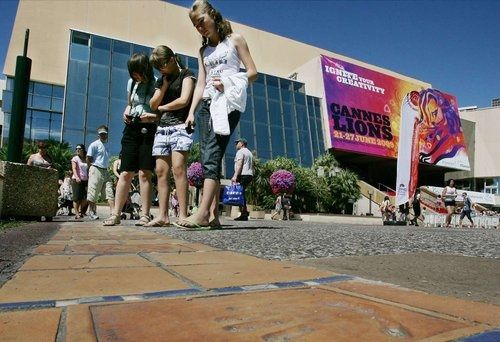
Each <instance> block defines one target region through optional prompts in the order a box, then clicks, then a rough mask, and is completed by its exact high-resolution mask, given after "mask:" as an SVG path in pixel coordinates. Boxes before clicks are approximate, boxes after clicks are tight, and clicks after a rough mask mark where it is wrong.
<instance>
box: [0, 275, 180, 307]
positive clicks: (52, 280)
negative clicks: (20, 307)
mask: <svg viewBox="0 0 500 342" xmlns="http://www.w3.org/2000/svg"><path fill="white" fill-rule="evenodd" d="M185 288H188V286H187V285H186V284H184V283H183V282H181V281H180V280H178V279H177V278H175V277H173V276H172V275H170V274H169V273H168V272H166V271H164V270H162V269H160V268H158V267H132V268H106V269H86V270H53V271H50V272H47V271H24V272H23V271H21V272H17V273H16V275H15V276H14V277H13V278H12V279H11V280H10V281H8V282H7V283H5V284H4V285H3V287H2V288H0V302H19V301H31V300H42V299H71V298H80V297H89V296H102V295H125V294H135V293H144V292H153V291H162V290H177V289H185Z"/></svg>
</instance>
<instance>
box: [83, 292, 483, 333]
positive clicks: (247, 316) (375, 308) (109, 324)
mask: <svg viewBox="0 0 500 342" xmlns="http://www.w3.org/2000/svg"><path fill="white" fill-rule="evenodd" d="M90 310H91V312H92V317H93V321H94V327H95V331H96V335H97V340H99V341H167V340H169V341H198V340H204V341H240V340H243V341H290V340H299V341H401V340H421V339H424V338H428V337H431V336H435V335H440V334H443V333H446V332H452V331H456V330H457V329H464V328H468V327H471V326H472V324H467V323H463V322H457V321H454V320H447V319H444V318H439V317H434V316H428V315H425V314H422V313H418V312H414V311H411V310H405V309H402V308H400V307H394V306H391V305H386V304H381V303H376V302H372V301H369V300H363V299H359V298H354V297H351V296H347V295H342V294H338V293H334V292H332V291H327V290H322V289H301V290H298V289H295V290H282V291H272V292H258V293H249V294H238V295H230V296H218V297H203V298H193V299H191V300H186V299H171V300H158V301H154V302H142V303H131V304H118V305H108V306H102V305H98V306H92V307H91V308H90ZM484 329H485V328H484V327H483V328H482V330H484Z"/></svg>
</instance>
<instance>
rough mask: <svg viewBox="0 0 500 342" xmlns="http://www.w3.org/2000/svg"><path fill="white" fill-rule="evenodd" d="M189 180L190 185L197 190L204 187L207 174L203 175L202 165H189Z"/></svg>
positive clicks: (196, 163) (197, 163) (195, 163)
mask: <svg viewBox="0 0 500 342" xmlns="http://www.w3.org/2000/svg"><path fill="white" fill-rule="evenodd" d="M187 178H188V182H189V185H191V186H194V187H196V188H201V187H202V186H203V181H204V180H205V174H204V173H203V166H201V163H199V162H194V163H192V164H191V165H189V167H188V169H187Z"/></svg>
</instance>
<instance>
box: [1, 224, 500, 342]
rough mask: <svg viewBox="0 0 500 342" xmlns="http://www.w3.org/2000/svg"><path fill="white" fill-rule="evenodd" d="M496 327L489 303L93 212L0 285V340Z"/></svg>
mask: <svg viewBox="0 0 500 342" xmlns="http://www.w3.org/2000/svg"><path fill="white" fill-rule="evenodd" d="M172 229H174V228H172ZM499 326H500V307H497V306H494V305H488V304H484V303H476V302H471V301H464V300H459V299H455V298H445V297H439V296H435V295H430V294H426V293H423V292H418V291H413V290H408V289H404V288H400V287H396V286H392V285H390V284H382V283H377V282H370V281H368V280H364V279H359V278H356V277H353V276H349V275H339V274H334V273H330V272H325V271H320V270H316V269H313V268H307V267H301V266H296V265H292V264H287V263H284V262H277V261H269V260H263V259H258V258H255V257H252V256H248V255H244V254H238V253H234V252H229V251H224V250H219V249H216V248H212V247H210V246H206V245H202V244H198V243H189V242H186V241H182V240H178V239H172V238H168V237H166V236H164V235H159V234H155V233H152V232H147V231H144V230H139V229H136V228H135V227H131V226H118V227H103V226H102V225H101V223H100V222H67V223H62V224H61V229H60V230H59V232H58V233H57V234H56V235H55V236H54V237H53V238H52V239H51V240H50V241H49V242H48V243H47V244H45V245H41V246H39V247H38V248H36V250H35V252H34V254H33V255H32V257H31V258H29V259H28V260H27V261H26V262H25V264H24V265H23V267H22V268H21V269H20V270H19V271H18V272H17V273H16V275H15V276H14V277H13V278H12V279H11V280H10V281H8V282H7V283H5V284H4V285H3V286H2V287H1V288H0V340H2V341H56V340H57V341H96V340H98V341H166V340H169V341H188V340H189V341H197V340H205V341H229V340H231V341H233V340H246V341H248V340H264V341H288V340H301V341H302V340H309V341H366V340H371V341H391V340H394V341H401V340H405V341H406V340H408V341H415V340H419V341H420V340H429V341H448V340H457V339H464V340H466V341H467V340H470V341H475V340H478V339H483V340H486V339H488V338H493V340H495V339H496V340H500V330H498V327H499Z"/></svg>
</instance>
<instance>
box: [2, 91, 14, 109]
mask: <svg viewBox="0 0 500 342" xmlns="http://www.w3.org/2000/svg"><path fill="white" fill-rule="evenodd" d="M2 96H3V100H2V110H3V111H4V112H9V113H11V112H12V92H10V91H8V90H4V91H3V92H2Z"/></svg>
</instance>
